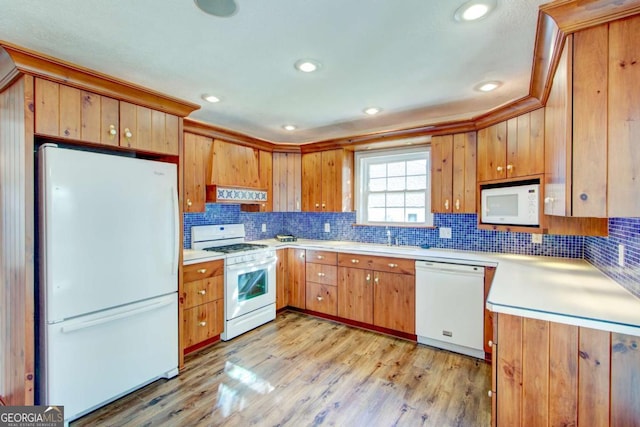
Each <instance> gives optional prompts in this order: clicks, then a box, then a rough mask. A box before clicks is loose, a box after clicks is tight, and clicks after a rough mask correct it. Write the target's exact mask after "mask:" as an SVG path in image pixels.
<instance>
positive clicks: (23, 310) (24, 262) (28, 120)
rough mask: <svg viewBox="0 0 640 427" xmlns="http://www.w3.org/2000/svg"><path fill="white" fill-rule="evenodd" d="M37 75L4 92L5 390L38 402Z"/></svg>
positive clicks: (0, 319) (1, 359) (1, 275)
mask: <svg viewBox="0 0 640 427" xmlns="http://www.w3.org/2000/svg"><path fill="white" fill-rule="evenodd" d="M32 103H33V78H32V77H29V76H24V77H21V78H20V79H18V80H17V81H16V82H15V83H13V85H12V86H10V87H9V88H7V89H6V90H5V91H4V92H2V93H0V280H1V282H0V395H1V396H2V397H3V399H4V401H5V402H6V404H7V405H32V404H33V403H34V371H35V366H34V362H35V361H34V358H35V349H34V346H35V339H34V277H33V274H34V273H33V272H34V230H35V226H34V212H33V206H34V176H33V168H34V166H33V159H34V156H33V123H34V121H33V113H32V112H31V111H30V109H29V104H32Z"/></svg>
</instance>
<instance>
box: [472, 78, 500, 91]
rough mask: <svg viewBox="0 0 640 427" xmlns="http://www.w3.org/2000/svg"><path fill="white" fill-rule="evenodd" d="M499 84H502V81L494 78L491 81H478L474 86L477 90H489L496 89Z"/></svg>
mask: <svg viewBox="0 0 640 427" xmlns="http://www.w3.org/2000/svg"><path fill="white" fill-rule="evenodd" d="M500 86H502V82H499V81H497V80H494V81H491V82H483V83H480V84H479V85H477V86H476V90H479V91H480V92H491V91H492V90H496V89H497V88H499V87H500Z"/></svg>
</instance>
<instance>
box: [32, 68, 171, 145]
mask: <svg viewBox="0 0 640 427" xmlns="http://www.w3.org/2000/svg"><path fill="white" fill-rule="evenodd" d="M34 98H35V108H36V111H35V132H36V134H39V135H43V136H51V137H55V138H68V139H70V140H75V141H80V142H88V143H92V144H102V145H111V146H115V147H117V146H120V147H127V148H131V149H134V150H139V151H145V152H150V153H157V154H169V155H172V156H177V155H178V152H179V144H180V132H179V131H180V119H179V118H178V117H177V116H174V115H171V114H167V113H163V112H161V111H155V110H151V109H149V108H146V107H141V106H139V105H135V104H130V103H128V102H122V101H118V100H116V99H113V98H109V97H106V96H101V95H97V94H95V93H91V92H88V91H85V90H80V89H76V88H73V87H69V86H65V85H62V84H59V83H54V82H50V81H48V80H44V79H40V78H36V79H35V93H34Z"/></svg>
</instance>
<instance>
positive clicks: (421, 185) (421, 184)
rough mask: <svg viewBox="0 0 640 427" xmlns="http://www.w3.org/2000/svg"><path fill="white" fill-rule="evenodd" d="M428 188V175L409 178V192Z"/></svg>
mask: <svg viewBox="0 0 640 427" xmlns="http://www.w3.org/2000/svg"><path fill="white" fill-rule="evenodd" d="M426 188H427V176H426V175H414V176H408V177H407V190H424V189H426Z"/></svg>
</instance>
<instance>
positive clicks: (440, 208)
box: [431, 135, 475, 213]
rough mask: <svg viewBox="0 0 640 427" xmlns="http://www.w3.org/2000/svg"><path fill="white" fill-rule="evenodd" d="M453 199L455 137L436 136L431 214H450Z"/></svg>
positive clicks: (432, 149)
mask: <svg viewBox="0 0 640 427" xmlns="http://www.w3.org/2000/svg"><path fill="white" fill-rule="evenodd" d="M474 169H475V168H474ZM452 198H453V135H443V136H434V137H432V138H431V212H433V213H450V212H451V207H452V202H451V200H452Z"/></svg>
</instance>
